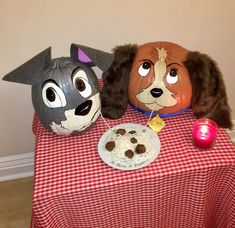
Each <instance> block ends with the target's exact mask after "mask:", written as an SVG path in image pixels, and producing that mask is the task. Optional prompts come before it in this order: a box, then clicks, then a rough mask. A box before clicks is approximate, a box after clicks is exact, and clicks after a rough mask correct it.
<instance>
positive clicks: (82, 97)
mask: <svg viewBox="0 0 235 228" xmlns="http://www.w3.org/2000/svg"><path fill="white" fill-rule="evenodd" d="M70 51H71V53H70V54H71V57H61V58H56V59H51V49H50V48H48V49H46V50H44V51H43V52H41V53H39V54H38V55H36V56H35V57H33V58H32V59H30V60H29V61H27V62H26V63H24V64H23V65H22V66H20V67H18V68H17V69H15V70H14V71H12V72H10V73H9V74H8V75H6V76H5V77H4V78H3V79H4V80H7V81H13V82H19V83H23V84H30V85H32V102H33V105H34V109H35V112H36V115H37V117H38V118H39V120H40V122H41V123H42V124H43V125H44V127H45V128H47V129H48V130H50V131H52V132H54V133H56V134H58V135H65V136H68V135H72V134H76V133H78V132H83V131H85V130H87V129H89V128H90V127H91V126H92V125H93V123H94V122H95V121H96V120H97V118H98V117H99V114H100V93H99V85H98V79H97V77H96V74H95V73H94V71H93V70H92V68H91V67H93V66H98V67H99V68H100V69H101V70H105V69H107V68H108V67H109V65H110V64H111V63H112V61H113V55H111V54H109V53H105V52H102V51H100V50H97V49H93V48H89V47H85V46H82V45H76V44H72V45H71V50H70Z"/></svg>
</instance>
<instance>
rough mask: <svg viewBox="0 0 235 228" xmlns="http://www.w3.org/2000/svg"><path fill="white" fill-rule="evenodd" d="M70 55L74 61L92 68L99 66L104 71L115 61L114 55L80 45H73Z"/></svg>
mask: <svg viewBox="0 0 235 228" xmlns="http://www.w3.org/2000/svg"><path fill="white" fill-rule="evenodd" d="M70 55H71V58H72V59H73V60H75V61H79V62H81V63H84V64H86V65H88V66H90V67H93V66H97V67H99V68H100V69H101V70H102V71H106V70H107V69H108V68H109V66H110V65H111V64H112V62H113V59H114V56H113V54H110V53H107V52H104V51H100V50H97V49H94V48H90V47H86V46H83V45H79V44H71V48H70Z"/></svg>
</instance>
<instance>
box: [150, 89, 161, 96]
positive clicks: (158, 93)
mask: <svg viewBox="0 0 235 228" xmlns="http://www.w3.org/2000/svg"><path fill="white" fill-rule="evenodd" d="M150 93H151V94H152V96H153V97H160V96H161V95H162V94H163V91H162V89H159V88H153V89H151V91H150Z"/></svg>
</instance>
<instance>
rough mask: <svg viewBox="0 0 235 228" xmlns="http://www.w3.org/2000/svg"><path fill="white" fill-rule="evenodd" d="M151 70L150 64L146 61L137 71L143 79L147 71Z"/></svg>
mask: <svg viewBox="0 0 235 228" xmlns="http://www.w3.org/2000/svg"><path fill="white" fill-rule="evenodd" d="M150 69H151V63H150V62H148V61H145V62H144V63H143V64H142V65H141V66H140V67H139V69H138V73H139V75H140V76H142V77H145V76H146V75H148V73H149V71H150Z"/></svg>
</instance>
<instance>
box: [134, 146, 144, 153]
mask: <svg viewBox="0 0 235 228" xmlns="http://www.w3.org/2000/svg"><path fill="white" fill-rule="evenodd" d="M135 152H136V153H137V154H143V153H145V152H146V148H145V145H144V144H138V145H137V146H136V148H135Z"/></svg>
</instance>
